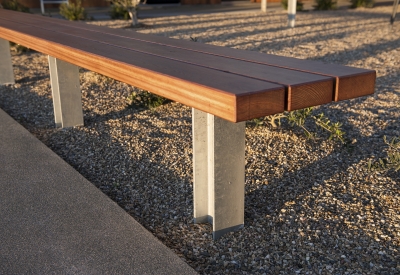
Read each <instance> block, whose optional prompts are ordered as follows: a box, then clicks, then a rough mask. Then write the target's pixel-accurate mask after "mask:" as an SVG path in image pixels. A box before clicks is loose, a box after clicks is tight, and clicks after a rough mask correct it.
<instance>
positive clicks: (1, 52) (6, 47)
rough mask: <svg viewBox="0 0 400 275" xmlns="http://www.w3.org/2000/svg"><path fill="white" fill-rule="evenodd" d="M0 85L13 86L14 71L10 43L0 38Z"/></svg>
mask: <svg viewBox="0 0 400 275" xmlns="http://www.w3.org/2000/svg"><path fill="white" fill-rule="evenodd" d="M0 60H1V61H0V85H4V84H14V83H15V80H14V71H13V66H12V62H11V53H10V42H8V41H7V40H4V39H2V38H0Z"/></svg>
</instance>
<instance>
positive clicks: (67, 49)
mask: <svg viewBox="0 0 400 275" xmlns="http://www.w3.org/2000/svg"><path fill="white" fill-rule="evenodd" d="M0 37H2V38H4V39H7V40H9V41H13V42H15V43H18V44H21V45H24V46H27V47H30V48H32V49H34V50H37V51H40V52H42V53H45V54H48V55H51V56H53V57H56V58H59V59H61V60H64V61H67V62H70V63H72V64H75V65H77V66H80V67H83V68H87V69H89V70H92V71H95V72H98V73H101V74H104V75H107V76H110V77H112V78H115V79H117V80H120V81H122V82H125V83H128V84H131V85H135V86H137V87H140V88H143V89H146V90H149V91H151V92H154V93H156V94H159V95H161V96H164V97H167V98H170V99H172V100H175V101H178V102H181V103H183V104H185V105H188V106H191V107H194V108H196V109H199V110H203V111H205V112H208V113H211V114H214V115H216V116H219V117H222V118H224V119H227V120H230V121H233V122H238V121H244V120H247V119H250V118H254V114H253V113H254V112H253V109H254V106H258V108H259V109H258V110H257V111H256V112H255V113H256V114H257V116H260V115H261V116H263V115H268V114H274V113H279V112H282V111H283V110H284V87H283V86H281V85H277V84H273V83H269V82H265V81H260V80H256V79H252V78H248V77H243V76H238V75H233V74H230V73H226V72H221V71H217V70H213V69H208V68H204V67H199V66H196V65H192V64H186V63H182V62H179V61H174V60H168V62H165V59H164V58H161V57H158V56H154V55H148V54H143V53H138V52H134V51H131V50H127V49H122V48H116V47H114V46H111V45H105V44H100V43H98V42H95V41H94V42H93V41H90V40H86V39H71V38H70V37H66V36H65V35H63V34H61V33H57V32H52V33H49V31H46V30H43V29H40V28H35V27H33V26H29V25H22V24H18V23H16V22H10V21H7V20H4V19H0ZM238 103H240V104H238Z"/></svg>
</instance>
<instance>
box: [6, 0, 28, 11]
mask: <svg viewBox="0 0 400 275" xmlns="http://www.w3.org/2000/svg"><path fill="white" fill-rule="evenodd" d="M3 8H4V9H6V10H13V11H20V12H29V8H27V7H25V6H24V5H22V4H20V3H19V2H18V0H7V1H3Z"/></svg>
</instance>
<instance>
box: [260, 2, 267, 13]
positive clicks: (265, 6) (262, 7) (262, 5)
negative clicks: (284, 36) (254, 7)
mask: <svg viewBox="0 0 400 275" xmlns="http://www.w3.org/2000/svg"><path fill="white" fill-rule="evenodd" d="M261 11H262V12H267V0H261Z"/></svg>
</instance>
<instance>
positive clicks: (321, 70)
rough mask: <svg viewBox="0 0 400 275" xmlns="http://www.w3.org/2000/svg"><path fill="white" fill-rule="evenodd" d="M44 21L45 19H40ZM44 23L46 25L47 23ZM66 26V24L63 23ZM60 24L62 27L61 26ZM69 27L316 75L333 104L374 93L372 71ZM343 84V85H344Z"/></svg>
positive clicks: (90, 27)
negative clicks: (325, 80) (329, 88)
mask: <svg viewBox="0 0 400 275" xmlns="http://www.w3.org/2000/svg"><path fill="white" fill-rule="evenodd" d="M41 20H43V21H46V20H48V19H47V18H43V19H42V18H41ZM46 22H47V21H46ZM65 23H69V22H65ZM60 24H64V23H61V22H60ZM71 27H74V28H78V29H82V30H87V31H92V32H99V33H107V34H109V35H113V36H114V37H121V38H122V37H124V38H129V39H131V40H135V41H145V42H148V43H153V44H159V45H164V46H168V47H171V48H178V49H186V50H190V51H193V52H201V53H207V54H210V55H214V56H223V57H229V58H232V59H237V60H244V61H247V62H253V63H259V64H266V65H270V66H276V67H279V68H287V69H291V70H296V71H301V72H308V73H313V74H319V75H322V76H330V77H333V78H335V79H336V80H335V87H334V97H333V100H334V101H340V100H345V99H349V98H354V97H359V96H365V95H370V94H373V93H374V86H373V85H372V83H375V79H376V72H375V70H368V69H361V68H354V67H349V66H343V65H338V64H327V63H323V62H318V61H312V60H302V59H297V58H292V57H283V56H277V55H271V54H260V53H257V52H253V51H243V50H237V49H232V48H226V47H215V46H212V45H207V44H202V43H193V42H191V41H184V40H177V39H169V38H166V37H160V36H153V35H147V34H141V33H137V32H127V31H124V30H116V29H104V28H102V27H99V26H94V25H87V24H84V23H81V22H74V23H73V24H71ZM353 77H354V78H356V79H357V82H358V83H359V85H358V86H357V88H356V89H354V87H353V86H352V85H349V83H351V78H353ZM345 83H346V84H345Z"/></svg>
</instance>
